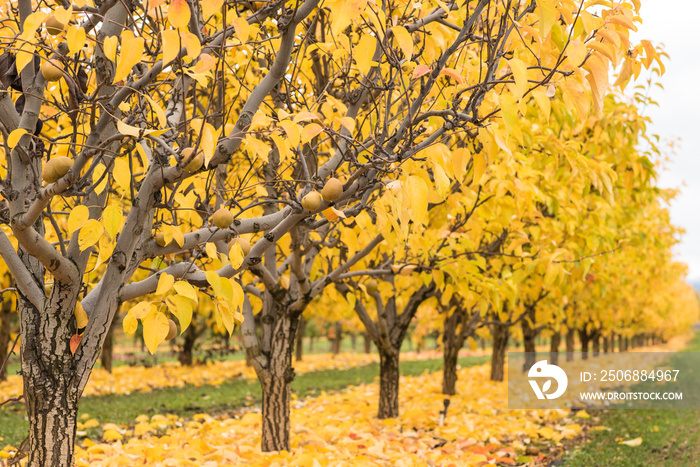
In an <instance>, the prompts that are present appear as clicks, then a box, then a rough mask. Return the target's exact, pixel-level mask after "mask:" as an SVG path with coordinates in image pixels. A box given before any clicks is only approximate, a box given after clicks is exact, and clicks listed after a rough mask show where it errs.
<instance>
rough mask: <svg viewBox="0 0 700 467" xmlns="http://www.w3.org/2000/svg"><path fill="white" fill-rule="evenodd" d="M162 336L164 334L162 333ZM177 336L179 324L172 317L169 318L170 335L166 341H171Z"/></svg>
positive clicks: (166, 337)
mask: <svg viewBox="0 0 700 467" xmlns="http://www.w3.org/2000/svg"><path fill="white" fill-rule="evenodd" d="M161 336H162V334H161ZM176 336H177V324H175V321H173V320H172V319H169V320H168V335H167V336H165V340H166V341H171V340H173V339H175V337H176Z"/></svg>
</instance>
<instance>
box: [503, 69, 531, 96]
mask: <svg viewBox="0 0 700 467" xmlns="http://www.w3.org/2000/svg"><path fill="white" fill-rule="evenodd" d="M508 64H509V65H510V70H511V71H512V72H513V80H514V81H515V86H513V97H514V98H515V100H516V101H519V100H520V99H522V97H523V94H525V91H527V85H528V82H527V67H526V66H525V63H523V61H522V60H519V59H517V58H513V59H510V60H508Z"/></svg>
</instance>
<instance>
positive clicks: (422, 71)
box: [411, 64, 431, 79]
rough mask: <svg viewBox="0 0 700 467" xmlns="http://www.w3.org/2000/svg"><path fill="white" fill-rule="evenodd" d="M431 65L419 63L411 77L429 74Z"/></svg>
mask: <svg viewBox="0 0 700 467" xmlns="http://www.w3.org/2000/svg"><path fill="white" fill-rule="evenodd" d="M430 71H431V70H430V67H429V66H428V65H422V64H421V65H418V66H417V67H416V68H415V70H413V74H412V75H411V78H413V79H416V78H420V77H421V76H424V75H427V74H428V73H430Z"/></svg>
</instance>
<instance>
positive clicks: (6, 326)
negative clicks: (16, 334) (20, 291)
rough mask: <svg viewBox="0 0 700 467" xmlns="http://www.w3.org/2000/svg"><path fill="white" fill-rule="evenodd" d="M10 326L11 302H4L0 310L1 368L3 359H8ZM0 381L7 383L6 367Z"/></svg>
mask: <svg viewBox="0 0 700 467" xmlns="http://www.w3.org/2000/svg"><path fill="white" fill-rule="evenodd" d="M11 326H12V300H5V301H4V302H2V307H1V308H0V366H2V362H4V361H5V358H9V355H8V353H9V352H10V331H11V330H12V329H11ZM0 381H7V365H5V367H3V368H2V372H0Z"/></svg>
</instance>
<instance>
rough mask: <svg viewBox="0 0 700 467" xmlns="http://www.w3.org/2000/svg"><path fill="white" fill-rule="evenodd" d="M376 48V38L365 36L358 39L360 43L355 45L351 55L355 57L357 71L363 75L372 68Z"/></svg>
mask: <svg viewBox="0 0 700 467" xmlns="http://www.w3.org/2000/svg"><path fill="white" fill-rule="evenodd" d="M376 48H377V38H376V37H374V36H370V35H369V34H365V35H364V36H362V38H360V42H358V43H357V45H356V46H355V48H354V50H353V55H354V56H355V63H356V64H357V69H358V70H359V71H360V73H362V74H363V75H367V74H368V73H369V70H370V69H371V68H372V57H373V56H374V50H375V49H376Z"/></svg>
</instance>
